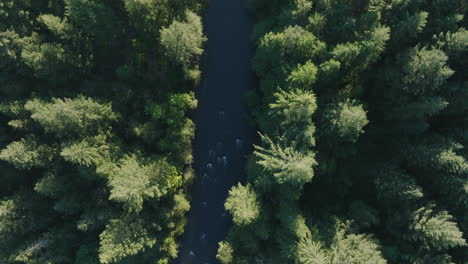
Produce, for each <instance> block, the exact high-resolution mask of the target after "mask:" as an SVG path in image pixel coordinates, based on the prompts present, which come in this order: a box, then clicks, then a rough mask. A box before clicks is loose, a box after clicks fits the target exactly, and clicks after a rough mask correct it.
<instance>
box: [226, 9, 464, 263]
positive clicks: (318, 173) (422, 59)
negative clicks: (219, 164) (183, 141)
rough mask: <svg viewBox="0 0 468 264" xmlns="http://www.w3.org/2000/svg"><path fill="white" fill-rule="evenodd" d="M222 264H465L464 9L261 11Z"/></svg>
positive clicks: (256, 30) (255, 11)
mask: <svg viewBox="0 0 468 264" xmlns="http://www.w3.org/2000/svg"><path fill="white" fill-rule="evenodd" d="M251 3H252V4H251V7H250V8H251V9H252V11H253V12H254V13H255V14H256V16H257V24H256V26H255V28H254V32H255V33H254V36H253V41H255V42H256V46H257V50H256V55H255V58H254V59H253V69H254V71H255V72H256V74H257V76H258V77H259V79H260V85H259V86H260V87H259V91H258V92H256V93H250V94H248V95H247V96H246V98H247V100H248V102H249V104H250V105H251V108H252V112H253V119H254V122H255V123H256V124H257V126H258V130H259V131H260V135H261V140H262V143H261V144H260V145H259V146H256V151H255V152H254V153H253V155H252V156H251V157H250V159H249V160H250V161H249V166H248V168H247V173H248V181H247V183H245V184H243V185H238V186H236V187H233V188H232V189H231V191H230V196H229V198H228V199H227V201H226V203H225V207H226V209H227V210H229V211H230V212H231V214H232V215H233V220H234V223H235V225H234V226H233V227H232V228H231V231H230V233H229V235H228V237H227V239H226V241H224V242H221V243H220V244H219V249H218V256H217V257H218V259H219V260H220V262H222V263H223V264H229V263H235V264H250V263H269V264H272V263H278V264H284V263H296V264H380V263H398V264H400V263H412V264H449V263H461V264H464V263H468V247H467V242H466V239H467V238H468V162H467V160H466V158H467V157H468V152H467V149H466V146H468V115H467V114H468V76H467V74H468V72H467V67H468V60H467V59H468V31H467V30H466V28H467V27H468V13H467V12H468V2H466V1H464V0H393V1H391V0H313V1H311V0H291V1H281V0H252V1H251Z"/></svg>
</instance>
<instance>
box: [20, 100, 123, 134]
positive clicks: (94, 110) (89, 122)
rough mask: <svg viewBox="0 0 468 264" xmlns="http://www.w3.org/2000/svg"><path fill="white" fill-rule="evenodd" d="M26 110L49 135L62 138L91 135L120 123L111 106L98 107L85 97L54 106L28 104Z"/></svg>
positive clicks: (57, 101)
mask: <svg viewBox="0 0 468 264" xmlns="http://www.w3.org/2000/svg"><path fill="white" fill-rule="evenodd" d="M24 107H25V109H26V110H28V111H29V112H30V113H31V118H32V119H33V120H34V121H36V122H38V123H39V124H40V125H41V126H42V127H43V128H44V130H45V131H46V132H49V133H54V134H56V135H57V136H59V137H68V136H71V135H74V134H77V133H80V134H84V135H86V134H92V133H93V132H96V131H99V130H101V129H106V128H107V126H108V125H109V124H110V122H113V121H116V120H117V115H116V114H115V113H113V112H112V107H111V105H110V104H99V103H97V102H95V101H94V100H92V99H91V98H86V97H84V96H78V97H77V98H75V99H69V98H65V99H57V98H53V99H52V102H51V103H47V102H44V101H41V100H39V99H33V100H30V101H28V102H26V104H25V106H24Z"/></svg>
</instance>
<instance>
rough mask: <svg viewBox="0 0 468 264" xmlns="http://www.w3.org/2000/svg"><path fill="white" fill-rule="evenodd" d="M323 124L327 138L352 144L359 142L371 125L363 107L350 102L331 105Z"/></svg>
mask: <svg viewBox="0 0 468 264" xmlns="http://www.w3.org/2000/svg"><path fill="white" fill-rule="evenodd" d="M322 122H323V126H324V128H323V129H324V132H325V133H326V136H332V137H336V138H338V139H339V141H341V142H351V143H354V142H356V141H357V140H358V138H359V136H360V135H361V134H362V133H364V127H365V126H366V125H367V124H368V123H369V121H368V120H367V116H366V111H364V109H363V107H362V105H358V104H357V102H355V101H349V100H347V101H345V102H339V103H337V104H330V105H329V106H328V107H327V108H326V109H325V112H324V114H323V121H322ZM322 133H323V132H322Z"/></svg>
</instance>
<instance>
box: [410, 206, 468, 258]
mask: <svg viewBox="0 0 468 264" xmlns="http://www.w3.org/2000/svg"><path fill="white" fill-rule="evenodd" d="M452 220H453V216H451V215H449V214H448V213H447V211H440V212H434V206H428V207H421V208H419V209H418V210H416V211H415V212H413V214H412V215H411V223H410V225H409V228H410V230H412V231H414V233H411V235H410V236H409V237H410V239H412V240H415V241H420V242H422V243H423V245H424V246H425V247H428V248H429V247H430V248H436V249H438V250H442V249H448V248H452V247H459V246H466V241H465V239H463V233H462V232H461V231H460V230H459V229H458V227H457V224H456V223H455V222H453V221H452Z"/></svg>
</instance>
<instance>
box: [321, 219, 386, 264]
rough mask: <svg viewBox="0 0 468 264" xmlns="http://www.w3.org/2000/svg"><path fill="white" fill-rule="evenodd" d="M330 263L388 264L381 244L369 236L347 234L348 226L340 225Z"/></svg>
mask: <svg viewBox="0 0 468 264" xmlns="http://www.w3.org/2000/svg"><path fill="white" fill-rule="evenodd" d="M330 259H331V261H330V263H331V264H340V263H350V264H371V263H372V264H374V263H376V264H386V263H387V261H386V260H385V259H384V258H383V257H382V253H381V252H380V246H379V244H378V243H377V242H376V241H375V240H374V239H372V238H371V237H370V236H369V235H363V234H358V235H356V234H347V227H346V224H340V223H338V226H337V229H336V234H335V237H334V239H333V243H332V245H331V248H330Z"/></svg>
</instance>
